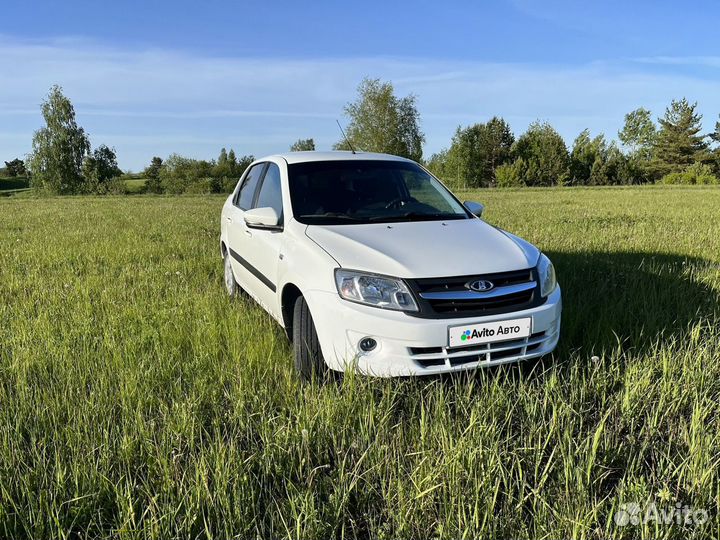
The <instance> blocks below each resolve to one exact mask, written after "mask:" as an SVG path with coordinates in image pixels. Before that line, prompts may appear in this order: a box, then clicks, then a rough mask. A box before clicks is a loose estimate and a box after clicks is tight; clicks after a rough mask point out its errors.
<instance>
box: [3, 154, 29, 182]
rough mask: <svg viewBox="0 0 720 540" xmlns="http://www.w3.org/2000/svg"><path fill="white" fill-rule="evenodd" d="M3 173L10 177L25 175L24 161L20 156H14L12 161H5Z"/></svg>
mask: <svg viewBox="0 0 720 540" xmlns="http://www.w3.org/2000/svg"><path fill="white" fill-rule="evenodd" d="M5 175H6V176H9V177H10V178H15V177H17V176H27V171H26V170H25V162H24V161H23V160H22V159H20V158H15V159H13V160H12V161H6V162H5Z"/></svg>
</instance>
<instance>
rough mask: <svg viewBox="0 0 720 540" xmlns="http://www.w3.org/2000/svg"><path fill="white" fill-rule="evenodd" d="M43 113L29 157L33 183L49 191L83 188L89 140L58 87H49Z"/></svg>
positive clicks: (79, 189)
mask: <svg viewBox="0 0 720 540" xmlns="http://www.w3.org/2000/svg"><path fill="white" fill-rule="evenodd" d="M42 115H43V118H44V119H45V127H43V128H40V129H39V130H37V131H36V132H35V135H34V136H33V142H32V152H31V153H30V156H29V159H28V166H29V169H30V172H31V173H32V186H33V187H35V188H39V189H42V190H44V191H47V192H49V193H78V192H81V191H83V183H84V178H83V175H82V164H83V160H84V159H85V156H86V155H87V154H88V152H90V141H89V139H88V136H87V135H86V134H85V130H84V129H83V128H81V127H80V126H78V125H77V122H76V121H75V109H74V108H73V106H72V103H70V100H69V99H68V98H66V97H65V96H64V95H63V93H62V89H61V88H60V87H59V86H57V85H56V86H53V87H52V88H51V89H50V92H49V93H48V96H47V99H46V100H45V101H44V102H43V104H42Z"/></svg>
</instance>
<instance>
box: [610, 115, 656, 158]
mask: <svg viewBox="0 0 720 540" xmlns="http://www.w3.org/2000/svg"><path fill="white" fill-rule="evenodd" d="M618 138H619V139H620V142H622V143H623V144H624V145H625V146H627V147H628V148H629V149H630V153H631V154H632V155H634V156H636V157H638V158H640V159H643V160H649V159H650V158H651V156H652V151H653V148H654V146H655V142H656V140H657V128H656V127H655V123H654V122H653V120H652V113H651V112H650V111H648V110H647V109H644V108H642V107H640V108H639V109H635V110H634V111H632V112H629V113H628V114H626V115H625V125H624V126H623V128H622V130H621V131H619V132H618Z"/></svg>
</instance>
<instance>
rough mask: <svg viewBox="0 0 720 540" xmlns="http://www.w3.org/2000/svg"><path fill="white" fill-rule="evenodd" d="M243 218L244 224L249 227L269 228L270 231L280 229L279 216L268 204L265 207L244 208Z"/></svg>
mask: <svg viewBox="0 0 720 540" xmlns="http://www.w3.org/2000/svg"><path fill="white" fill-rule="evenodd" d="M243 219H245V225H247V226H248V227H249V228H251V229H269V230H272V231H277V230H280V229H282V226H281V225H280V216H278V215H277V212H276V211H275V209H274V208H270V207H269V206H268V207H266V208H253V209H252V210H246V211H245V214H244V215H243Z"/></svg>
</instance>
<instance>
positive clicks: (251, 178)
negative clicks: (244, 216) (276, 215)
mask: <svg viewBox="0 0 720 540" xmlns="http://www.w3.org/2000/svg"><path fill="white" fill-rule="evenodd" d="M264 169H265V163H258V164H257V165H253V167H252V168H251V169H250V170H249V171H248V174H247V176H246V177H245V180H244V181H243V183H242V186H240V192H239V193H238V196H237V199H236V200H235V206H237V207H238V208H240V209H241V210H247V209H249V208H250V206H252V201H253V198H254V197H255V190H256V189H257V186H258V182H260V178H262V172H263V170H264Z"/></svg>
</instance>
